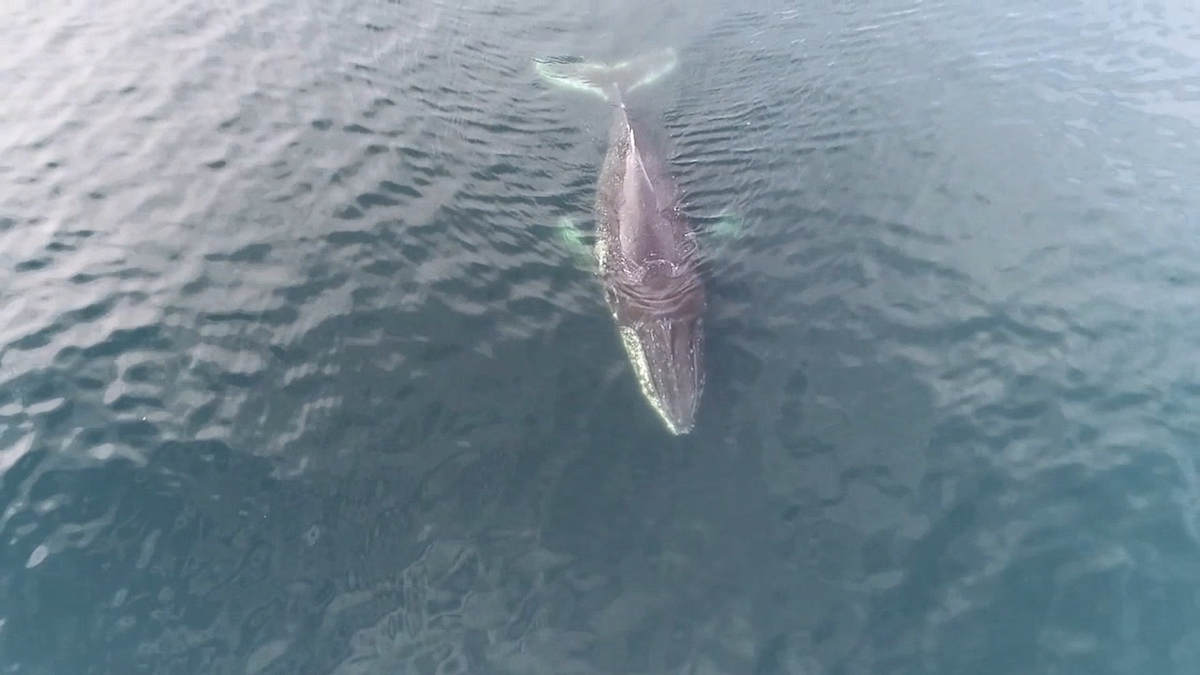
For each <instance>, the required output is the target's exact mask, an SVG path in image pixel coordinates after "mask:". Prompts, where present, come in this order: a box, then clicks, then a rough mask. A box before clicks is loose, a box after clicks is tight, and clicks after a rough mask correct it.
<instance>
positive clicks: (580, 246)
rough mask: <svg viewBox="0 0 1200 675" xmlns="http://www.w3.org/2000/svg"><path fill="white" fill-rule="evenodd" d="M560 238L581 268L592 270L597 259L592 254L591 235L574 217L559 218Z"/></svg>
mask: <svg viewBox="0 0 1200 675" xmlns="http://www.w3.org/2000/svg"><path fill="white" fill-rule="evenodd" d="M557 229H558V240H559V242H561V243H562V245H563V246H564V247H565V248H566V249H567V251H568V252H569V253H570V254H571V257H572V258H574V259H575V264H576V265H577V266H579V267H580V268H581V269H585V270H588V271H592V270H594V269H595V266H596V259H595V257H594V256H593V255H592V251H591V242H590V241H588V240H589V239H590V237H589V236H588V235H587V233H585V232H584V231H583V230H581V229H579V225H578V224H577V223H576V221H575V219H574V218H571V217H570V216H563V217H561V218H559V219H558V227H557Z"/></svg>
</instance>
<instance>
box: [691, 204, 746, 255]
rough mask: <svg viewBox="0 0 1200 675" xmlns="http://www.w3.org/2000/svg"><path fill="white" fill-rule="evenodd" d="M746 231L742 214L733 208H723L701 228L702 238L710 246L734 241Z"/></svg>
mask: <svg viewBox="0 0 1200 675" xmlns="http://www.w3.org/2000/svg"><path fill="white" fill-rule="evenodd" d="M744 233H745V226H744V224H743V220H742V216H741V214H740V213H738V212H737V211H734V210H733V209H731V208H727V209H724V210H722V211H721V213H719V214H718V215H717V216H715V217H713V218H712V220H711V221H709V223H708V224H707V225H705V226H704V227H703V228H701V230H700V236H701V238H703V239H704V240H706V241H707V243H708V245H710V246H714V245H719V244H724V243H728V242H731V241H734V240H736V239H739V238H741V236H742V235H743V234H744Z"/></svg>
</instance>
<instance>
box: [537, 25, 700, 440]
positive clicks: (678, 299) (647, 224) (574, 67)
mask: <svg viewBox="0 0 1200 675" xmlns="http://www.w3.org/2000/svg"><path fill="white" fill-rule="evenodd" d="M675 63H676V60H675V53H674V51H673V50H671V49H666V50H662V51H659V52H656V53H652V54H648V55H644V56H642V57H639V58H637V59H633V60H630V61H626V62H623V63H619V64H615V65H605V64H597V63H587V62H583V63H549V62H546V61H538V62H537V63H536V65H537V70H538V72H539V73H540V74H541V75H542V76H543V77H545V78H546V79H548V80H550V81H552V82H555V83H556V84H560V85H565V86H568V87H573V88H576V89H581V90H585V91H590V92H593V93H596V94H599V95H601V96H602V97H604V99H605V100H607V101H608V102H609V103H611V104H612V107H613V121H612V127H611V130H610V137H609V146H608V151H607V153H606V156H605V158H604V164H603V166H602V168H601V170H600V176H599V185H598V186H597V190H596V202H595V206H594V215H595V224H596V231H595V251H594V252H595V258H596V263H597V273H598V274H599V276H600V279H601V280H602V282H603V286H604V297H605V300H606V302H607V304H608V307H609V309H610V310H611V311H612V315H613V318H614V319H615V321H616V324H617V328H618V331H619V333H620V336H621V342H622V343H623V344H624V346H625V351H626V353H627V354H628V356H629V361H630V363H631V364H632V366H633V370H634V374H635V375H636V376H637V380H638V384H639V385H640V387H641V390H642V393H643V395H645V397H646V399H647V400H648V401H649V402H650V405H651V406H652V407H653V408H654V410H655V411H656V412H657V413H658V414H659V416H660V417H661V418H662V420H663V421H664V422H665V423H666V426H667V429H669V430H670V431H671V432H672V433H674V434H686V433H688V432H690V431H691V430H692V427H693V424H694V421H695V418H696V409H697V407H698V406H699V403H700V396H701V394H702V392H703V390H704V311H705V291H704V283H703V279H702V276H701V269H700V259H699V256H698V247H697V242H696V233H695V231H694V230H693V229H692V227H691V226H690V225H689V223H688V221H687V218H686V217H685V216H684V213H683V208H682V204H681V201H680V192H679V189H678V187H677V186H676V184H675V182H674V181H673V180H672V179H671V176H670V173H669V172H668V170H667V163H666V161H664V159H663V158H662V157H660V156H659V155H657V154H655V152H654V149H653V148H652V145H651V143H650V140H649V139H648V138H647V136H646V134H645V133H644V131H643V129H642V128H641V127H640V126H639V124H638V122H637V121H636V120H634V119H633V118H632V117H631V116H630V113H629V110H628V109H627V108H626V106H625V98H626V94H628V93H629V91H631V90H632V89H634V88H636V87H638V86H641V85H643V84H646V83H648V82H651V81H653V80H656V79H658V78H659V77H661V76H662V75H665V74H666V73H668V72H670V71H671V70H672V69H673V68H674V66H675Z"/></svg>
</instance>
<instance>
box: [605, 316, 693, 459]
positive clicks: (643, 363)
mask: <svg viewBox="0 0 1200 675" xmlns="http://www.w3.org/2000/svg"><path fill="white" fill-rule="evenodd" d="M614 318H615V317H614ZM618 329H619V330H620V333H621V343H622V344H623V345H624V346H625V353H626V354H628V355H629V363H630V364H631V365H632V366H633V374H634V376H635V377H636V378H637V382H638V387H639V388H640V389H641V390H642V396H643V397H644V398H645V399H646V401H648V402H649V403H650V407H651V408H653V409H654V412H656V413H658V416H659V418H660V419H662V421H663V423H664V424H665V425H666V426H667V430H668V431H670V432H671V433H672V434H673V435H675V436H681V435H683V434H686V433H688V432H690V431H691V430H692V425H690V424H689V425H688V426H687V427H680V426H678V425H677V424H676V423H675V421H674V420H672V419H671V416H670V415H669V414H667V410H666V408H664V407H663V403H662V400H661V399H660V398H659V397H658V396H657V394H656V392H655V391H654V380H653V379H651V377H650V362H649V360H648V359H647V358H646V351H645V349H643V348H642V342H641V340H639V339H638V336H637V331H635V330H634V329H633V328H630V327H629V326H618Z"/></svg>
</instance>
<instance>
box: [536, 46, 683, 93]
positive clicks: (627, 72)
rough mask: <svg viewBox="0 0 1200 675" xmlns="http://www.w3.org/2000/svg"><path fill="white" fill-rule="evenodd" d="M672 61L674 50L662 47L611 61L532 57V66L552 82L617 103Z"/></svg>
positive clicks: (672, 66) (672, 65) (668, 67)
mask: <svg viewBox="0 0 1200 675" xmlns="http://www.w3.org/2000/svg"><path fill="white" fill-rule="evenodd" d="M676 63H677V59H676V57H675V50H674V49H671V48H670V47H666V48H664V49H660V50H658V51H654V52H650V53H647V54H642V55H641V56H637V57H635V58H632V59H629V60H627V61H622V62H620V63H614V64H607V63H598V62H594V61H565V60H554V59H535V60H534V68H535V69H536V70H537V72H538V74H539V75H541V76H542V77H543V78H545V79H546V80H548V81H550V82H551V83H553V84H556V85H558V86H561V87H566V88H569V89H576V90H581V91H585V92H590V93H592V94H597V95H599V96H601V97H603V98H604V99H605V100H606V101H609V102H610V103H618V104H619V103H622V102H623V99H624V97H625V95H626V94H628V93H629V92H631V91H633V90H634V89H637V88H638V87H641V86H642V85H646V84H650V83H651V82H654V81H655V80H658V79H659V78H661V77H663V76H664V75H666V74H668V73H670V72H671V71H672V70H674V69H675V65H676Z"/></svg>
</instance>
